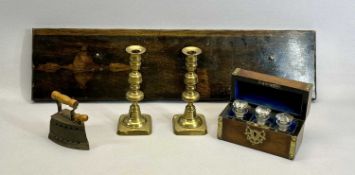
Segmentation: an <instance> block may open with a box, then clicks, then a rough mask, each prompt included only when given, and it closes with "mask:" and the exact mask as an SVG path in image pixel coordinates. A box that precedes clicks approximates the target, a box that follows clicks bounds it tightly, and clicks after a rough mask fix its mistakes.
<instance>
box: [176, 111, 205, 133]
mask: <svg viewBox="0 0 355 175" xmlns="http://www.w3.org/2000/svg"><path fill="white" fill-rule="evenodd" d="M182 120H185V116H184V114H176V115H174V117H173V128H174V133H175V134H176V135H206V134H207V125H206V120H205V116H204V115H202V114H196V118H195V120H194V121H193V120H191V121H188V120H185V121H182Z"/></svg>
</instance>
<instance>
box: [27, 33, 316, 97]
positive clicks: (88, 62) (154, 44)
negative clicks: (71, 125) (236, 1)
mask: <svg viewBox="0 0 355 175" xmlns="http://www.w3.org/2000/svg"><path fill="white" fill-rule="evenodd" d="M131 44H140V45H143V46H144V47H146V48H147V52H146V53H145V54H144V55H143V59H142V70H141V72H142V75H143V84H142V90H143V91H144V93H145V100H180V99H181V92H182V91H183V90H184V84H183V75H184V73H185V68H184V56H183V54H181V49H182V48H183V47H185V46H188V45H194V46H197V47H200V48H201V49H202V51H203V54H202V55H201V56H200V57H199V60H198V64H199V67H198V70H197V74H198V75H199V78H200V83H199V84H198V85H197V90H198V91H199V92H200V94H201V101H219V100H226V101H227V100H228V99H229V95H230V92H231V91H230V85H231V81H230V77H231V73H232V71H233V70H234V69H235V68H236V67H240V68H243V69H248V70H252V71H257V72H261V73H267V74H270V75H276V76H280V77H284V78H288V79H292V80H298V81H303V82H308V83H312V84H314V85H315V79H316V75H315V61H316V58H315V32H314V31H292V30H281V31H280V30H279V31H276V30H274V31H268V30H254V31H233V30H132V29H33V56H32V60H33V65H32V66H33V80H32V81H33V86H32V87H33V88H32V99H33V100H34V101H48V100H50V92H51V91H52V90H59V91H61V92H63V93H65V94H68V95H69V96H72V97H74V98H76V99H78V100H80V101H112V100H125V93H126V90H127V89H128V83H127V74H128V72H129V66H128V62H129V60H128V57H129V55H128V54H127V53H126V52H125V47H126V46H128V45H131ZM76 58H77V59H76ZM74 60H76V61H74ZM315 87H316V86H314V89H313V91H314V93H313V95H314V96H313V98H315V97H316V95H315Z"/></svg>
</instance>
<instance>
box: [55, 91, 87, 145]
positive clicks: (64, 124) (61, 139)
mask: <svg viewBox="0 0 355 175" xmlns="http://www.w3.org/2000/svg"><path fill="white" fill-rule="evenodd" d="M51 98H52V99H53V100H55V101H56V102H57V107H58V112H57V113H55V114H53V115H52V116H51V121H50V126H49V135H48V138H49V139H50V140H52V141H53V142H55V143H57V144H59V145H62V146H65V147H68V148H74V149H82V150H88V149H89V142H88V140H87V138H86V133H85V125H84V122H85V121H87V120H88V118H89V117H88V115H86V114H76V113H75V112H74V111H75V109H76V108H77V107H78V105H79V102H78V101H77V100H75V99H72V98H70V97H68V96H67V95H64V94H61V93H60V92H58V91H53V92H52V94H51ZM62 104H66V105H68V106H70V107H71V108H72V110H68V109H62Z"/></svg>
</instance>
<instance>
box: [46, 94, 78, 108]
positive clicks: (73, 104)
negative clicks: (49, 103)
mask: <svg viewBox="0 0 355 175" xmlns="http://www.w3.org/2000/svg"><path fill="white" fill-rule="evenodd" d="M51 97H52V99H53V100H57V101H59V102H60V103H63V104H66V105H68V106H70V107H72V108H75V107H77V106H78V105H79V102H78V101H77V100H75V99H72V98H70V97H68V96H67V95H64V94H62V93H60V92H58V91H53V92H52V94H51Z"/></svg>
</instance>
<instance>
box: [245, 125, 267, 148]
mask: <svg viewBox="0 0 355 175" xmlns="http://www.w3.org/2000/svg"><path fill="white" fill-rule="evenodd" d="M244 134H245V135H246V137H247V140H248V141H249V142H250V143H251V144H252V145H258V144H262V143H263V142H264V141H265V140H266V133H265V131H264V130H257V129H252V128H250V127H249V126H247V127H246V128H245V133H244Z"/></svg>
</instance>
